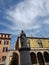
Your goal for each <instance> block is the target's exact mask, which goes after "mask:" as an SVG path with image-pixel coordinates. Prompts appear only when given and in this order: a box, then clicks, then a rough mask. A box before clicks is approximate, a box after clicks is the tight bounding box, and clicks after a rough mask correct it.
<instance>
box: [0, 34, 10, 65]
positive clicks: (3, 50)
mask: <svg viewBox="0 0 49 65" xmlns="http://www.w3.org/2000/svg"><path fill="white" fill-rule="evenodd" d="M10 40H11V34H4V33H0V65H4V64H5V59H6V57H7V51H8V50H10Z"/></svg>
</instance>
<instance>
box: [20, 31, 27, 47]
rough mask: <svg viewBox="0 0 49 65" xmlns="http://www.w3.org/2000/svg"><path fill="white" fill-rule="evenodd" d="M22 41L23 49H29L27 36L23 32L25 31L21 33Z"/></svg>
mask: <svg viewBox="0 0 49 65" xmlns="http://www.w3.org/2000/svg"><path fill="white" fill-rule="evenodd" d="M20 41H21V45H22V47H27V39H26V34H25V33H24V32H23V30H22V31H21V34H20Z"/></svg>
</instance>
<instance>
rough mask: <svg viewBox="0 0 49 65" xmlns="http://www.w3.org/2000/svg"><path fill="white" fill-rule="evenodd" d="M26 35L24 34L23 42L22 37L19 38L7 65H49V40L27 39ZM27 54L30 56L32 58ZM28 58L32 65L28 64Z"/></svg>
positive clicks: (10, 52)
mask: <svg viewBox="0 0 49 65" xmlns="http://www.w3.org/2000/svg"><path fill="white" fill-rule="evenodd" d="M20 35H21V34H20ZM25 35H26V34H22V36H23V37H22V39H23V40H22V41H21V37H18V39H17V41H16V45H15V50H12V51H9V52H8V56H7V59H6V64H5V65H12V64H13V63H15V64H14V65H49V38H39V37H26V36H25ZM24 36H25V37H24ZM26 41H27V47H26ZM28 48H29V49H30V50H29V49H28ZM21 54H22V55H21ZM27 54H30V57H29V55H27ZM28 57H29V58H30V61H31V64H29V62H28V61H29V59H27V58H28ZM21 60H22V61H23V62H24V63H25V64H23V62H22V61H21ZM26 61H27V62H26ZM7 63H8V64H7Z"/></svg>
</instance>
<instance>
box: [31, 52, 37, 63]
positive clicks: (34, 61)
mask: <svg viewBox="0 0 49 65" xmlns="http://www.w3.org/2000/svg"><path fill="white" fill-rule="evenodd" d="M30 56H31V62H32V64H37V59H36V55H35V53H33V52H31V53H30Z"/></svg>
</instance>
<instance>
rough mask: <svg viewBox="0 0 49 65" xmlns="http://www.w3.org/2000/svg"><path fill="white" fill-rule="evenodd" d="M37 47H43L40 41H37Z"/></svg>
mask: <svg viewBox="0 0 49 65" xmlns="http://www.w3.org/2000/svg"><path fill="white" fill-rule="evenodd" d="M38 45H39V47H40V48H42V47H43V46H42V41H41V40H38Z"/></svg>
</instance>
